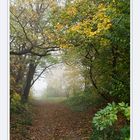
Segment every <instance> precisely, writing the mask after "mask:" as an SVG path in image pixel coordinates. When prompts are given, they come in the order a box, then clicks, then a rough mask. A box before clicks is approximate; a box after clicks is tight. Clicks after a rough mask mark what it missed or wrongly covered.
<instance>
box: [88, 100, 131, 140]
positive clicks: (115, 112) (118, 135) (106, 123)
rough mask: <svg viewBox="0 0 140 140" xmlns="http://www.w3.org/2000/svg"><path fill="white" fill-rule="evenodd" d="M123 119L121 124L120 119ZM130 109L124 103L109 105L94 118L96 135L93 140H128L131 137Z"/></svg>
mask: <svg viewBox="0 0 140 140" xmlns="http://www.w3.org/2000/svg"><path fill="white" fill-rule="evenodd" d="M120 117H121V119H122V120H121V123H120V124H119V123H118V122H119V119H120ZM129 120H130V107H129V106H128V104H125V103H124V102H122V103H119V104H115V103H112V104H110V103H109V104H108V105H107V106H106V107H105V108H104V109H101V110H100V111H98V112H97V113H96V114H95V116H94V118H93V121H92V123H93V129H94V133H93V135H92V137H91V140H112V139H114V138H115V140H125V139H126V140H127V139H129V137H130V127H129Z"/></svg>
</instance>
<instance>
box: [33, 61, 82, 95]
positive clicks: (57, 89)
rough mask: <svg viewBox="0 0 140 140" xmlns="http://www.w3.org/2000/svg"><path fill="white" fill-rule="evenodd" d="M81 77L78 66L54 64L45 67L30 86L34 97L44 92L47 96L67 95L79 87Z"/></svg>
mask: <svg viewBox="0 0 140 140" xmlns="http://www.w3.org/2000/svg"><path fill="white" fill-rule="evenodd" d="M83 80H84V79H83V77H82V75H81V74H80V70H79V68H77V67H75V66H66V65H64V64H62V63H61V64H56V65H55V66H53V67H51V68H49V69H47V70H46V71H45V72H44V73H43V74H42V75H41V77H40V78H39V79H38V80H37V81H36V82H35V84H34V85H33V88H32V92H33V96H34V97H37V98H39V97H41V96H43V95H44V94H46V95H49V96H51V95H52V96H67V95H68V94H71V93H72V92H74V90H75V88H76V89H77V88H78V89H81V88H82V87H83V85H82V84H81V83H83ZM54 94H55V95H54Z"/></svg>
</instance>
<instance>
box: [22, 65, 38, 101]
mask: <svg viewBox="0 0 140 140" xmlns="http://www.w3.org/2000/svg"><path fill="white" fill-rule="evenodd" d="M35 69H36V64H33V63H30V64H29V70H28V73H27V77H26V83H25V86H24V89H23V94H22V102H27V101H28V96H29V92H30V88H31V82H32V80H33V76H34V73H35Z"/></svg>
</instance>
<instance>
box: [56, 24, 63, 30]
mask: <svg viewBox="0 0 140 140" xmlns="http://www.w3.org/2000/svg"><path fill="white" fill-rule="evenodd" d="M55 28H56V30H58V31H60V30H61V29H62V28H63V25H62V24H60V23H57V25H56V26H55Z"/></svg>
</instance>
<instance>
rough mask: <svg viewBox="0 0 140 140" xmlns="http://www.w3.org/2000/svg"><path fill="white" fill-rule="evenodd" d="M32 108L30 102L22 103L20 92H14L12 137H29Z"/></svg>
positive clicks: (11, 122) (11, 111)
mask: <svg viewBox="0 0 140 140" xmlns="http://www.w3.org/2000/svg"><path fill="white" fill-rule="evenodd" d="M32 117H33V114H32V110H31V104H30V103H24V104H23V103H21V97H20V95H19V94H14V95H13V96H12V97H11V101H10V134H11V135H10V139H11V140H14V139H17V138H18V137H21V138H22V139H28V127H29V126H30V125H32Z"/></svg>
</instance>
